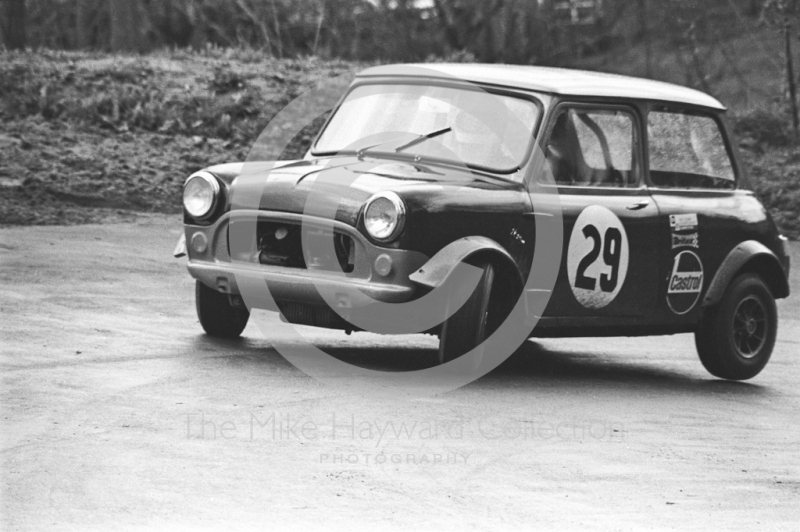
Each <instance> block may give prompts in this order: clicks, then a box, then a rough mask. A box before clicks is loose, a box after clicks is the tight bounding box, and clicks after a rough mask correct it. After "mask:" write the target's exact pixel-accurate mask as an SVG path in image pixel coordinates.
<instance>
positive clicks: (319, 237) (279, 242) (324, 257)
mask: <svg viewBox="0 0 800 532" xmlns="http://www.w3.org/2000/svg"><path fill="white" fill-rule="evenodd" d="M303 233H305V239H306V242H307V245H308V248H309V250H308V253H307V254H304V253H303ZM331 237H332V238H333V247H334V253H333V254H323V253H321V250H322V249H323V246H315V245H314V243H315V241H318V242H323V239H328V241H330V240H329V239H330V238H331ZM256 242H257V245H256V253H254V257H253V258H254V259H256V257H257V260H258V262H259V263H260V264H263V265H265V266H283V267H286V268H309V266H310V269H315V270H329V271H336V270H341V271H343V272H344V273H350V272H352V271H353V269H354V267H355V243H354V242H353V239H352V238H351V237H350V236H349V235H346V234H342V233H338V232H335V233H334V234H333V235H331V233H330V231H329V230H325V229H319V228H308V227H303V226H301V225H299V224H294V223H286V222H273V221H259V222H258V224H257V228H256Z"/></svg>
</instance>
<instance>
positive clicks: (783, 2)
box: [762, 0, 800, 138]
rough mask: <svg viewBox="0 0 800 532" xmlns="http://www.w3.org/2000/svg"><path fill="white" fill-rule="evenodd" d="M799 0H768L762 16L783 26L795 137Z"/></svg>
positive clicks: (798, 127) (799, 132) (799, 123)
mask: <svg viewBox="0 0 800 532" xmlns="http://www.w3.org/2000/svg"><path fill="white" fill-rule="evenodd" d="M797 4H798V2H797V0H767V1H766V2H765V3H764V10H763V11H762V18H763V19H764V20H766V21H767V22H771V23H772V24H774V25H778V26H781V28H782V30H783V40H784V51H785V54H786V86H787V87H786V88H787V95H788V99H789V107H790V108H791V110H792V125H793V126H794V133H795V138H797V137H798V136H800V110H798V106H797V78H795V74H794V54H793V52H792V38H793V35H794V26H795V24H796V23H797V22H798V18H799V17H800V11H798V6H797Z"/></svg>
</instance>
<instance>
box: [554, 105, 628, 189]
mask: <svg viewBox="0 0 800 532" xmlns="http://www.w3.org/2000/svg"><path fill="white" fill-rule="evenodd" d="M638 146H639V142H638V135H637V127H636V120H635V118H634V117H633V115H632V114H631V113H628V112H626V111H619V110H605V109H596V110H595V109H586V108H575V109H570V108H564V109H562V111H561V112H560V113H559V114H558V116H557V117H556V119H555V122H554V124H553V128H552V131H551V133H550V138H549V140H548V143H547V149H546V154H547V161H548V163H549V164H550V168H551V169H552V170H553V177H554V178H555V181H556V183H557V184H559V185H567V186H583V187H586V186H589V187H636V186H638V184H639V168H640V165H639V157H638V154H639V149H638Z"/></svg>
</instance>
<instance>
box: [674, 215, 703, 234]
mask: <svg viewBox="0 0 800 532" xmlns="http://www.w3.org/2000/svg"><path fill="white" fill-rule="evenodd" d="M669 226H670V227H671V228H672V230H673V231H692V230H694V229H697V214H694V213H692V214H670V215H669Z"/></svg>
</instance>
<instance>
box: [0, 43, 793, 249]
mask: <svg viewBox="0 0 800 532" xmlns="http://www.w3.org/2000/svg"><path fill="white" fill-rule="evenodd" d="M744 43H745V41H744V40H742V42H741V43H739V41H735V42H733V43H731V44H730V47H732V48H733V49H735V50H737V51H741V54H739V55H740V56H742V61H743V62H744V64H746V65H748V67H747V68H748V79H749V78H750V77H754V79H755V78H757V77H758V76H760V77H761V78H762V79H761V85H760V87H761V89H759V90H760V91H764V92H766V93H767V94H770V93H771V92H774V90H775V86H776V85H780V82H779V81H776V79H775V77H776V72H773V70H775V68H774V59H773V60H771V61H760V62H759V61H757V60H755V59H753V56H755V55H757V54H759V53H763V50H765V49H768V48H766V47H767V46H768V45H769V43H766V44H764V45H763V46H762V47H753V50H751V51H750V53H749V55H748V54H747V53H745V51H744V48H743V47H744ZM739 48H742V50H739ZM628 54H629V55H630V54H633V55H631V57H628V56H627V55H622V56H615V55H613V54H611V55H609V56H607V57H606V60H605V61H604V62H602V64H595V65H584V66H595V67H598V68H603V69H605V70H623V71H626V72H627V73H634V74H635V73H636V72H635V69H636V68H638V67H637V64H636V61H635V59H636V57H638V56H637V55H636V52H635V50H634V51H632V52H628ZM751 59H752V60H751ZM664 61H666V63H664V65H665V69H664V70H663V72H666V73H668V72H669V71H670V70H669V68H666V66H668V65H669V61H668V60H667V59H665V60H664ZM614 65H620V67H619V68H615V66H614ZM622 65H624V67H623V66H622ZM361 67H363V65H355V64H352V63H347V62H343V61H320V60H315V59H308V60H283V61H279V60H273V59H264V58H263V57H261V56H260V55H259V54H258V53H257V52H254V51H247V50H238V51H221V50H207V51H204V52H201V53H190V52H183V51H180V52H162V53H158V54H152V55H148V56H142V57H138V56H110V55H107V54H99V53H98V54H87V53H82V54H78V53H63V52H44V53H4V54H0V119H2V120H3V129H2V131H0V192H1V193H2V194H1V195H0V224H59V223H84V222H89V221H102V220H109V219H111V220H116V219H120V218H123V219H124V218H129V217H131V216H134V215H135V213H137V212H175V213H177V212H179V211H180V193H181V185H182V183H183V180H184V179H185V177H186V176H187V175H188V174H189V173H191V172H192V171H194V170H197V169H199V168H201V167H204V166H207V165H209V164H213V163H218V162H226V161H234V160H242V159H243V158H244V157H245V156H246V154H247V150H248V148H249V146H250V143H252V142H253V141H254V140H255V138H256V137H257V135H258V133H259V132H260V131H261V130H262V129H263V128H264V126H266V124H267V123H268V122H269V120H270V119H271V118H272V117H273V116H274V115H275V113H277V112H278V111H279V110H280V109H281V108H282V107H283V106H284V105H285V104H286V103H288V102H289V101H291V100H292V99H293V98H294V97H295V96H296V95H298V94H299V93H301V92H302V91H303V90H305V89H306V88H309V87H311V86H313V85H315V84H317V83H318V82H319V81H321V80H323V79H326V78H329V77H332V76H335V75H338V74H341V73H344V72H347V71H351V70H358V69H360V68H361ZM759 68H760V69H761V71H758V69H759ZM631 69H633V70H631ZM665 77H668V76H665ZM672 81H681V80H678V79H673V80H672ZM754 83H755V81H754ZM718 86H719V87H721V88H722V89H724V91H723V92H725V91H727V92H725V94H727V95H728V96H724V97H723V96H720V97H721V98H722V99H723V101H726V98H729V99H730V100H731V101H737V102H740V103H741V104H742V105H741V107H735V106H734V105H735V104H731V102H730V101H727V102H726V103H729V105H731V108H732V111H733V118H734V123H735V127H736V132H737V134H738V137H739V139H740V145H741V148H742V154H743V158H744V163H745V166H746V168H747V169H748V171H749V173H750V175H751V177H752V178H753V181H754V186H755V188H756V191H757V192H758V194H759V196H760V197H761V198H762V200H763V201H764V203H765V205H766V206H767V208H768V209H769V210H770V212H771V213H772V214H773V216H774V218H775V219H776V221H777V222H778V224H779V226H780V227H781V230H782V231H784V232H785V233H786V234H788V235H790V236H792V237H795V238H798V237H800V156H798V155H797V153H798V151H799V150H798V148H797V144H796V143H795V142H794V140H793V137H792V132H791V130H790V127H789V120H788V116H787V114H786V112H785V110H784V109H782V108H781V107H780V105H779V104H778V103H775V99H774V98H767V97H761V96H759V94H760V93H758V92H754V91H752V90H748V91H745V92H746V93H747V94H746V98H747V105H744V101H743V100H742V98H744V97H745V96H743V94H744V93H743V92H742V89H741V87H739V88H737V86H736V83H734V81H731V79H728V78H725V79H721V80H719V85H718ZM726 87H727V88H726ZM754 102H755V103H758V105H755V104H754ZM312 133H313V131H306V132H305V134H304V135H303V136H302V138H299V139H297V142H296V143H294V144H293V145H292V146H291V147H290V148H289V153H287V156H292V155H295V156H296V155H298V154H300V153H302V151H303V149H304V147H305V144H307V143H308V141H309V140H310V136H311V134H312Z"/></svg>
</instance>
